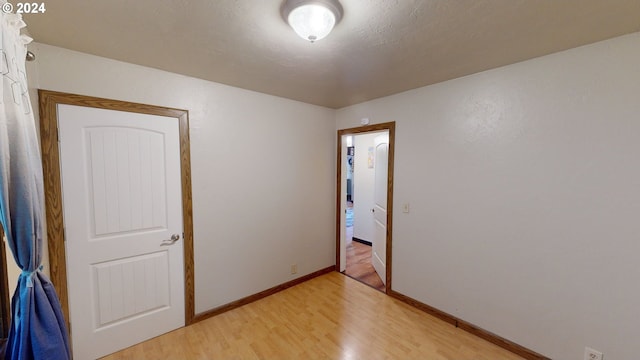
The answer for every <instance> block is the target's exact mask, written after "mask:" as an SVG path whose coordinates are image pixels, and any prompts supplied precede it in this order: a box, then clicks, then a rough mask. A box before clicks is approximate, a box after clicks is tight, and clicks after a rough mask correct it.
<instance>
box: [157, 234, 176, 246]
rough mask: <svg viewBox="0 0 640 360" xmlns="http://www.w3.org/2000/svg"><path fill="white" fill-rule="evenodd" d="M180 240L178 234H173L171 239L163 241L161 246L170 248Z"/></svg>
mask: <svg viewBox="0 0 640 360" xmlns="http://www.w3.org/2000/svg"><path fill="white" fill-rule="evenodd" d="M178 240H180V235H178V234H173V235H171V239H166V240H162V243H161V244H160V246H169V245H173V244H175V243H176V241H178Z"/></svg>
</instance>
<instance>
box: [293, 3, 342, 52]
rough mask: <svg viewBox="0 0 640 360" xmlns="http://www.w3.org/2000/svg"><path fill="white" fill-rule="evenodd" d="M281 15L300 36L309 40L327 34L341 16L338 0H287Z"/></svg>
mask: <svg viewBox="0 0 640 360" xmlns="http://www.w3.org/2000/svg"><path fill="white" fill-rule="evenodd" d="M282 17H283V18H284V19H285V20H286V21H287V23H289V25H290V26H291V27H292V28H293V30H294V31H295V32H296V34H298V35H299V36H300V37H301V38H303V39H305V40H309V41H311V42H314V41H318V40H320V39H322V38H324V37H325V36H327V35H329V33H330V32H331V30H332V29H333V26H334V25H335V24H337V23H338V22H339V21H340V19H341V18H342V6H341V5H340V3H339V2H338V0H287V1H286V2H285V3H284V5H283V6H282Z"/></svg>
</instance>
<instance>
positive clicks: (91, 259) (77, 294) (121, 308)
mask: <svg viewBox="0 0 640 360" xmlns="http://www.w3.org/2000/svg"><path fill="white" fill-rule="evenodd" d="M58 122H59V133H60V163H61V177H62V193H63V202H64V205H63V211H64V219H65V239H66V254H67V269H68V288H69V312H70V320H71V333H72V343H73V352H74V357H75V358H77V359H89V358H96V357H100V356H103V355H106V354H109V353H112V352H115V351H117V350H120V349H122V348H125V347H128V346H131V345H133V344H136V343H139V342H141V341H144V340H146V339H149V338H152V337H155V336H157V335H160V334H163V333H166V332H168V331H171V330H173V329H176V328H178V327H181V326H183V325H184V276H183V275H184V274H183V269H184V267H183V243H182V241H181V240H177V241H173V240H170V239H171V237H172V236H173V235H174V234H176V235H179V236H180V237H181V236H182V233H183V230H182V226H183V224H182V192H181V183H180V180H181V178H180V174H181V171H180V148H179V129H178V122H177V121H176V119H175V118H169V117H163V116H156V115H146V114H136V113H129V112H121V111H113V110H105V109H96V108H88V107H80V106H71V105H59V106H58Z"/></svg>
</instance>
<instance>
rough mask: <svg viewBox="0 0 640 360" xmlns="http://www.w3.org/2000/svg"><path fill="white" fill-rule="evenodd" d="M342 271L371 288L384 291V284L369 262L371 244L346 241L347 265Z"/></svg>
mask: <svg viewBox="0 0 640 360" xmlns="http://www.w3.org/2000/svg"><path fill="white" fill-rule="evenodd" d="M344 273H345V274H346V275H348V276H350V277H352V278H354V279H356V280H358V281H360V282H363V283H365V284H367V285H369V286H371V287H372V288H374V289H376V290H379V291H382V292H384V291H385V290H386V289H385V286H384V283H383V282H382V279H380V276H379V275H378V273H377V272H376V269H375V268H374V267H373V264H372V263H371V246H370V245H365V244H362V243H359V242H357V241H350V242H348V243H347V266H346V269H345V271H344Z"/></svg>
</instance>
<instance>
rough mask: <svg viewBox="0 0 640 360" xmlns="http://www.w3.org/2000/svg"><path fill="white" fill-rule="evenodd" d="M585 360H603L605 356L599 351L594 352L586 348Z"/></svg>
mask: <svg viewBox="0 0 640 360" xmlns="http://www.w3.org/2000/svg"><path fill="white" fill-rule="evenodd" d="M584 360H603V355H602V353H601V352H600V351H598V350H593V349H592V348H590V347H585V348H584Z"/></svg>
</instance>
